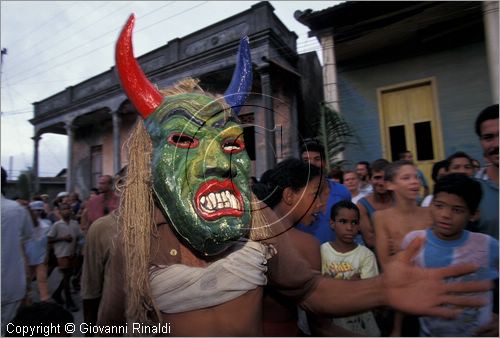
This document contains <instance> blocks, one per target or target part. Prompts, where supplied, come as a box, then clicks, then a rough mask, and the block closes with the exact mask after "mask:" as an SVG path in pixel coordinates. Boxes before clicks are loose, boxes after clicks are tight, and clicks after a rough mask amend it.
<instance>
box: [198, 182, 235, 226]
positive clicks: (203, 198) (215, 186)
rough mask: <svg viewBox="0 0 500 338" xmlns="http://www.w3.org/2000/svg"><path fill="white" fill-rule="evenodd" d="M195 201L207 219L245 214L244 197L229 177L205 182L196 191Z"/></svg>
mask: <svg viewBox="0 0 500 338" xmlns="http://www.w3.org/2000/svg"><path fill="white" fill-rule="evenodd" d="M194 202H195V206H196V211H197V213H198V214H199V215H200V216H201V217H202V218H203V219H205V220H207V221H213V220H216V219H218V218H221V217H226V216H232V217H241V216H242V215H243V198H242V197H241V193H240V191H239V190H238V187H236V185H235V184H234V183H233V182H232V181H231V180H229V179H227V180H224V181H217V180H210V181H207V182H204V183H203V184H202V185H201V186H200V188H199V189H198V191H197V192H196V194H195V197H194Z"/></svg>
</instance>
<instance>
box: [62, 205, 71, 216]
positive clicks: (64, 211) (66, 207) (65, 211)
mask: <svg viewBox="0 0 500 338" xmlns="http://www.w3.org/2000/svg"><path fill="white" fill-rule="evenodd" d="M59 212H60V213H61V217H62V218H66V217H70V216H71V207H70V206H69V204H65V203H61V204H59Z"/></svg>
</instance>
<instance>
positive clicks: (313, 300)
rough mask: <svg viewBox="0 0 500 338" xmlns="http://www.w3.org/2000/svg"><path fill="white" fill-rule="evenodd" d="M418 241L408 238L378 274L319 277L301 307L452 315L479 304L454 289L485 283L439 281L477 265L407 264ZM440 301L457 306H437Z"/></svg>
mask: <svg viewBox="0 0 500 338" xmlns="http://www.w3.org/2000/svg"><path fill="white" fill-rule="evenodd" d="M422 243H423V240H422V239H421V238H417V239H415V240H413V241H412V242H411V243H410V245H409V246H408V248H407V249H406V250H404V251H401V252H400V253H398V254H397V255H396V256H395V259H393V260H391V261H390V262H389V263H388V264H387V265H386V270H385V272H384V273H382V274H381V275H380V276H378V277H375V278H370V279H364V280H357V281H342V280H335V279H333V278H321V279H320V281H319V283H317V287H316V288H315V289H314V291H312V292H311V293H310V294H309V296H308V297H307V298H306V299H305V300H304V301H303V302H302V304H301V305H302V306H303V307H304V308H306V309H308V310H309V311H312V312H317V313H325V314H332V315H340V316H344V315H350V314H353V313H356V312H360V311H365V310H369V309H372V308H374V307H377V306H383V305H388V306H391V307H393V308H395V309H397V310H400V311H404V312H407V313H410V314H415V315H429V316H439V317H445V318H452V317H454V316H456V315H457V314H458V313H459V312H460V311H461V309H460V307H464V306H467V307H478V306H481V305H483V304H484V303H485V299H483V298H481V297H479V296H478V297H464V296H463V295H460V293H469V292H480V291H486V290H489V289H491V287H492V283H491V282H489V281H481V282H456V283H445V281H444V278H446V277H453V276H459V275H463V274H467V273H471V272H474V271H475V270H477V266H474V265H470V264H468V265H457V266H453V267H446V268H439V269H424V268H419V267H415V266H414V265H412V263H411V260H412V258H413V257H414V256H415V255H416V253H417V252H418V251H419V249H420V247H421V245H422ZM442 304H449V305H455V306H458V307H443V306H442Z"/></svg>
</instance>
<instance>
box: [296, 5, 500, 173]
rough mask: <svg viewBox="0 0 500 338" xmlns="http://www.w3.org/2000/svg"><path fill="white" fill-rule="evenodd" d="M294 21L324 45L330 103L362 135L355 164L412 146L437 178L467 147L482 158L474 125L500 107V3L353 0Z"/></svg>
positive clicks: (350, 156)
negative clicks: (441, 164)
mask: <svg viewBox="0 0 500 338" xmlns="http://www.w3.org/2000/svg"><path fill="white" fill-rule="evenodd" d="M295 17H296V19H297V20H298V21H299V22H301V23H303V24H305V25H307V26H308V27H309V29H310V33H309V34H310V35H311V36H316V37H317V38H318V39H319V40H320V43H321V45H322V49H323V60H324V68H323V78H324V95H325V101H327V102H329V103H330V104H331V105H332V106H333V107H335V108H336V109H337V110H339V111H340V113H341V114H342V115H343V116H344V117H345V118H346V119H347V121H348V122H350V124H351V125H353V126H354V127H355V129H356V132H357V135H358V141H359V142H358V143H357V144H356V145H354V146H349V147H348V148H347V150H346V152H345V154H344V157H345V159H347V160H348V161H349V162H350V163H351V164H354V163H356V162H357V161H361V160H368V161H373V160H375V159H377V158H380V157H384V158H387V159H388V160H391V161H392V160H396V159H398V155H399V152H400V151H402V150H404V149H408V150H410V151H412V152H413V155H414V158H415V160H416V163H417V164H418V165H419V167H420V169H422V170H423V171H424V172H425V173H426V174H427V177H428V178H429V177H430V170H431V168H432V165H433V164H434V163H435V162H436V161H439V160H441V159H444V158H445V157H447V156H449V155H451V154H452V153H454V152H456V151H459V150H461V151H465V152H467V153H468V154H469V155H471V156H473V157H474V158H476V159H478V160H480V161H483V156H482V153H481V148H480V146H479V143H478V139H477V136H476V135H475V133H474V121H475V118H476V116H477V114H478V113H479V111H481V110H482V109H483V108H484V107H486V106H488V105H491V104H493V103H498V91H499V87H498V59H499V56H498V41H499V38H498V31H499V30H498V2H497V1H491V2H475V1H449V2H443V1H411V2H406V1H387V2H386V1H382V2H380V1H375V2H370V1H353V2H349V1H348V2H345V3H342V4H340V5H338V6H334V7H330V8H327V9H324V10H321V11H310V10H309V11H297V12H296V13H295ZM484 164H485V163H484V161H483V165H484Z"/></svg>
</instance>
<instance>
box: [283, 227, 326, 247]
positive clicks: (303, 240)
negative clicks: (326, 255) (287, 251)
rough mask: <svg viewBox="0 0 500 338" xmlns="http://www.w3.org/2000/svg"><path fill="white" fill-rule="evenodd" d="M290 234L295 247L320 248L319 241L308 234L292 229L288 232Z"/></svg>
mask: <svg viewBox="0 0 500 338" xmlns="http://www.w3.org/2000/svg"><path fill="white" fill-rule="evenodd" d="M288 234H289V235H290V239H291V240H292V241H293V243H294V245H297V246H299V245H300V246H308V247H319V241H318V239H317V238H316V237H314V236H313V235H311V234H308V233H307V232H304V231H300V230H297V229H295V228H291V229H290V230H289V231H288Z"/></svg>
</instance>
